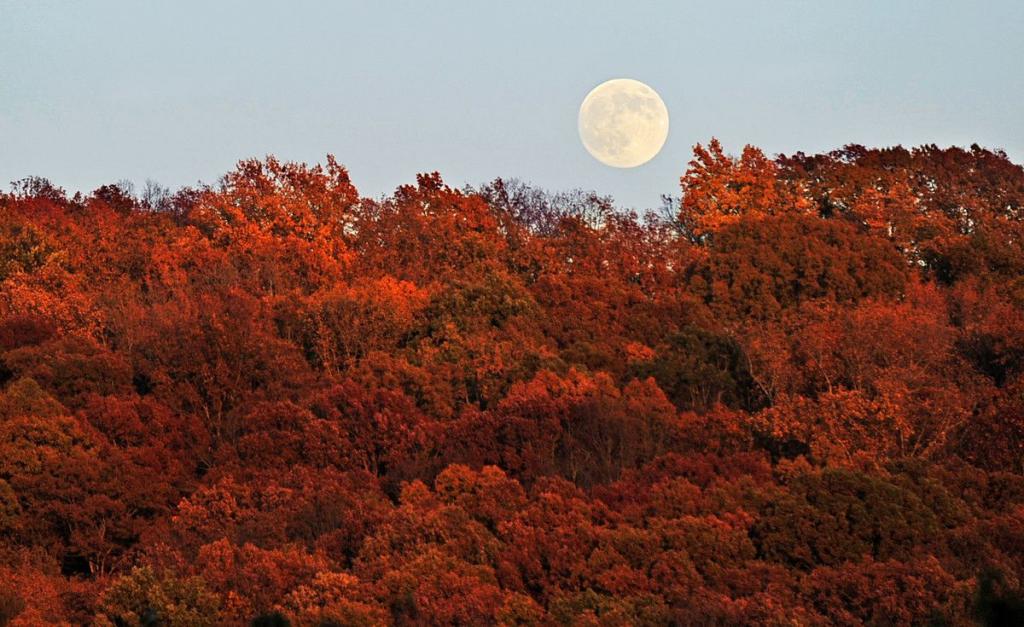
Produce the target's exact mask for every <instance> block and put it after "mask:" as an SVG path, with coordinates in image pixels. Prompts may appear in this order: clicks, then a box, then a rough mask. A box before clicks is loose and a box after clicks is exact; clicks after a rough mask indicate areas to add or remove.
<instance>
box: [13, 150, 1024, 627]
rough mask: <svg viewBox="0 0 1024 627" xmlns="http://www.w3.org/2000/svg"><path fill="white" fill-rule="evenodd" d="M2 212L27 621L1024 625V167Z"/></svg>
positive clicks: (883, 155)
mask: <svg viewBox="0 0 1024 627" xmlns="http://www.w3.org/2000/svg"><path fill="white" fill-rule="evenodd" d="M679 175H680V179H679V184H678V186H677V187H676V188H675V190H676V194H675V195H673V196H670V197H666V198H665V200H664V204H663V207H662V208H661V210H658V211H651V212H649V213H647V214H642V215H640V214H636V213H631V212H627V211H624V210H622V209H621V208H617V207H616V206H615V205H614V203H613V202H612V201H611V200H610V199H609V198H606V197H602V196H600V195H598V194H595V193H590V192H585V191H566V192H549V191H545V190H542V189H539V188H535V187H532V186H530V185H528V184H526V183H523V182H520V181H517V180H502V179H496V180H494V181H493V182H491V183H488V184H484V185H480V186H477V187H466V188H461V189H460V188H453V187H451V186H449V185H446V184H445V182H444V181H443V180H442V178H441V177H440V175H438V174H436V173H435V174H424V175H420V176H419V177H417V179H416V182H415V184H409V185H405V186H402V187H399V188H398V189H397V190H395V191H394V193H393V194H391V195H388V196H386V197H380V198H367V197H361V196H360V195H359V192H358V191H357V189H356V188H355V186H354V185H353V183H352V182H351V181H350V179H349V176H348V173H347V171H346V169H345V168H344V167H343V166H342V165H341V164H340V163H339V162H337V161H335V159H334V158H333V157H328V158H327V160H326V162H325V163H324V164H322V165H316V166H309V165H304V164H298V163H285V162H281V161H278V160H276V159H274V158H273V157H267V158H265V159H262V160H255V159H254V160H248V161H242V162H240V163H239V164H238V166H237V168H236V169H235V170H234V171H232V172H229V173H228V174H226V175H225V176H224V177H223V179H222V180H221V181H220V182H219V183H218V184H216V185H209V186H202V185H199V186H195V187H190V188H184V189H181V190H178V191H176V192H170V191H167V190H164V189H162V188H160V187H159V186H156V185H150V186H147V187H146V188H145V189H143V190H139V191H138V192H136V191H134V190H132V189H130V188H129V186H127V185H124V184H120V185H108V186H104V187H100V188H99V189H97V190H95V191H94V192H92V193H90V194H88V195H84V194H75V195H74V196H71V195H69V194H67V193H65V192H64V191H63V190H62V189H61V188H60V187H58V186H57V185H58V183H59V182H55V183H51V182H50V181H48V180H46V179H44V178H29V179H25V180H22V181H19V182H17V183H15V184H14V185H13V186H12V188H11V191H10V192H9V193H0V624H10V625H23V626H31V625H47V624H71V625H77V624H92V625H100V626H107V627H110V626H115V625H116V626H127V625H174V626H193V625H195V626H202V625H258V626H264V627H269V626H283V625H310V626H317V625H318V626H322V627H328V626H334V625H491V624H498V625H581V626H582V625H694V624H696V625H734V624H740V625H743V624H768V625H790V624H797V625H827V624H843V625H859V624H935V625H971V624H1022V621H1024V168H1022V167H1021V166H1019V165H1016V164H1014V163H1012V162H1011V161H1010V160H1009V159H1008V158H1007V156H1006V155H1005V154H1003V153H1002V152H998V151H992V150H987V149H984V148H981V147H978V146H972V147H970V148H948V149H946V148H939V147H936V146H921V147H918V148H913V149H904V148H899V147H896V148H885V149H873V148H866V147H863V146H856V145H851V146H846V147H844V148H842V149H840V150H836V151H834V152H830V153H827V154H816V155H808V154H803V153H797V154H793V155H780V156H777V157H771V156H766V155H765V154H764V153H763V152H762V151H761V150H759V149H757V148H755V147H750V146H748V147H746V148H745V149H744V150H743V151H742V152H741V153H740V154H737V155H732V154H729V153H727V152H726V151H725V150H724V149H723V148H722V146H721V145H720V144H719V142H717V141H716V140H711V141H710V142H707V143H705V144H702V145H698V146H696V147H695V149H694V153H693V159H692V161H690V163H689V164H688V165H686V164H680V168H679Z"/></svg>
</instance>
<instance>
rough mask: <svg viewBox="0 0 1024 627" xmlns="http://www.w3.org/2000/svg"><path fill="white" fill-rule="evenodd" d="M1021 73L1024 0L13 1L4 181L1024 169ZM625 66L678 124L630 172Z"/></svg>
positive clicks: (597, 181)
mask: <svg viewBox="0 0 1024 627" xmlns="http://www.w3.org/2000/svg"><path fill="white" fill-rule="evenodd" d="M1022 68H1024V2H1021V1H1020V0H992V1H990V2H966V1H965V2H941V1H938V0H932V1H918V2H910V1H899V0H888V1H877V2H876V1H857V2H853V1H845V2H832V1H823V0H817V1H807V2H768V1H764V2H754V1H748V2H688V1H683V0H676V1H666V2H638V1H630V2H626V1H617V2H610V1H597V0H593V1H589V2H575V1H573V2H570V1H567V0H558V1H556V0H547V1H543V2H532V1H522V0H520V1H518V2H504V3H498V2H487V3H485V2H482V1H475V2H470V1H466V2H441V1H427V0H420V1H417V2H385V1H377V2H365V3H349V2H294V1H288V2H286V1H283V0H282V1H278V2H255V1H252V0H250V1H246V2H243V1H237V2H215V1H206V2H192V1H181V0H178V1H174V2H170V1H168V2H161V3H158V2H144V1H140V0H135V1H123V2H113V1H105V2H100V1H88V0H82V1H71V0H68V1H66V2H47V1H42V0H24V1H19V2H13V1H10V0H0V183H6V182H7V181H10V180H14V179H18V178H21V177H24V176H27V175H42V176H46V177H48V178H50V179H51V180H53V181H54V182H55V183H57V184H59V185H61V186H63V187H65V188H66V189H68V190H71V191H74V190H79V189H81V190H85V191H88V190H91V189H93V188H95V187H97V186H99V185H101V184H103V183H108V182H113V181H117V180H120V179H130V180H134V181H136V182H137V183H140V184H141V183H142V182H143V181H144V180H145V179H147V178H152V179H155V180H157V181H159V182H160V183H162V184H164V185H167V186H170V187H177V186H180V185H183V184H190V183H194V182H196V181H197V180H202V181H206V182H214V181H215V180H216V179H217V178H218V177H219V176H220V175H222V174H223V173H224V172H226V171H227V170H229V169H231V167H232V166H233V164H234V163H235V162H236V161H237V160H238V159H241V158H245V157H249V156H262V155H265V154H267V153H273V154H276V155H277V156H278V157H280V158H282V159H288V160H302V161H322V159H323V156H324V155H325V154H326V153H328V152H331V153H334V154H335V155H337V157H338V159H339V161H341V162H342V163H344V164H346V165H347V166H348V167H349V170H350V172H351V174H352V177H353V180H354V182H355V184H356V186H357V187H358V188H359V190H360V191H361V192H362V193H363V194H365V195H370V196H377V195H380V194H382V193H385V192H389V191H391V190H392V189H393V188H394V187H395V186H397V185H399V184H402V183H406V182H410V181H413V180H414V176H415V174H416V173H417V172H422V171H432V170H438V171H440V172H441V173H442V175H443V176H444V177H445V179H446V180H447V181H448V182H449V183H450V184H452V185H455V186H461V185H463V184H465V183H470V184H477V183H481V182H484V181H487V180H490V179H492V178H494V177H497V176H503V177H518V178H521V179H524V180H527V181H530V182H533V183H535V184H537V185H540V186H543V187H546V188H550V189H553V190H559V189H568V188H573V187H583V188H587V189H595V190H597V191H599V192H602V193H608V194H611V195H613V196H614V197H615V198H616V200H617V201H618V202H619V203H620V204H621V205H624V206H633V207H639V208H645V207H653V206H656V205H657V204H658V199H659V195H660V194H662V193H675V192H677V191H678V178H679V175H680V174H681V173H682V171H683V170H684V169H685V166H686V162H687V161H688V160H689V158H690V154H691V147H692V145H693V144H694V143H695V142H698V141H706V140H707V139H708V138H709V137H711V136H712V135H716V136H718V137H719V138H720V139H721V140H722V141H723V143H724V144H725V146H726V148H727V149H729V150H730V151H731V152H737V151H739V150H740V149H741V148H742V145H743V144H744V143H752V144H755V145H758V146H761V147H762V148H764V149H765V150H766V151H767V152H769V153H777V152H787V153H788V152H793V151H796V150H804V151H806V152H812V151H823V150H829V149H832V148H836V147H839V146H841V145H843V144H845V143H851V142H855V143H863V144H868V145H891V144H897V143H901V144H904V145H916V144H921V143H937V144H940V145H949V144H961V145H966V144H970V143H972V142H978V143H980V144H982V145H985V146H989V147H1000V148H1004V149H1006V150H1007V151H1008V153H1009V154H1010V156H1011V157H1012V158H1013V159H1014V160H1015V161H1017V162H1021V161H1022V158H1024V69H1022ZM613 77H629V78H635V79H638V80H641V81H644V82H646V83H648V84H650V85H651V86H652V87H654V88H655V89H656V90H657V91H658V92H659V93H660V94H661V96H662V98H663V99H664V101H665V103H666V105H667V106H668V109H669V112H670V114H671V118H672V122H671V130H670V133H669V139H668V142H667V143H666V145H665V148H664V150H663V151H662V152H661V154H660V155H659V156H658V157H656V158H655V159H654V160H653V161H651V162H649V163H648V164H646V165H644V166H641V167H639V168H636V169H631V170H616V169H612V168H609V167H607V166H604V165H601V164H600V163H598V162H596V161H594V160H593V158H591V157H590V156H589V155H588V154H587V152H586V151H585V150H584V148H583V147H582V146H581V144H580V141H579V138H578V136H577V131H576V113H577V109H578V106H579V103H580V101H581V100H582V99H583V97H584V96H585V95H586V94H587V92H588V91H589V90H590V89H591V88H592V87H594V86H595V85H597V84H598V83H601V82H602V81H604V80H606V79H609V78H613Z"/></svg>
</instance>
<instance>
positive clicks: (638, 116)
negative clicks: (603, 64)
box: [579, 78, 668, 168]
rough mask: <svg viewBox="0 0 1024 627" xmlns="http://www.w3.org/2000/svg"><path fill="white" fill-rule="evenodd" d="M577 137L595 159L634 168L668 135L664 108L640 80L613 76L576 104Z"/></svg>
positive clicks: (651, 154) (642, 162) (666, 110)
mask: <svg viewBox="0 0 1024 627" xmlns="http://www.w3.org/2000/svg"><path fill="white" fill-rule="evenodd" d="M579 131H580V139H581V140H583V146H584V147H585V148H586V149H587V152H589V153H590V154H591V156H593V157H594V158H595V159H597V160H598V161H600V162H601V163H604V164H605V165H610V166H612V167H615V168H635V167H636V166H638V165H642V164H644V163H647V162H648V161H650V160H651V159H653V158H654V156H655V155H657V154H658V151H660V150H661V147H662V146H664V145H665V139H666V138H667V137H668V109H667V108H666V107H665V103H664V102H663V101H662V100H661V97H660V96H659V95H658V92H656V91H654V90H653V89H651V88H650V87H648V86H647V85H645V84H643V83H641V82H640V81H634V80H632V79H629V78H616V79H612V80H610V81H606V82H604V83H601V84H600V85H598V86H597V87H595V88H594V89H593V90H591V92H590V93H589V94H587V97H586V98H584V99H583V104H581V105H580V115H579Z"/></svg>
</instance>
